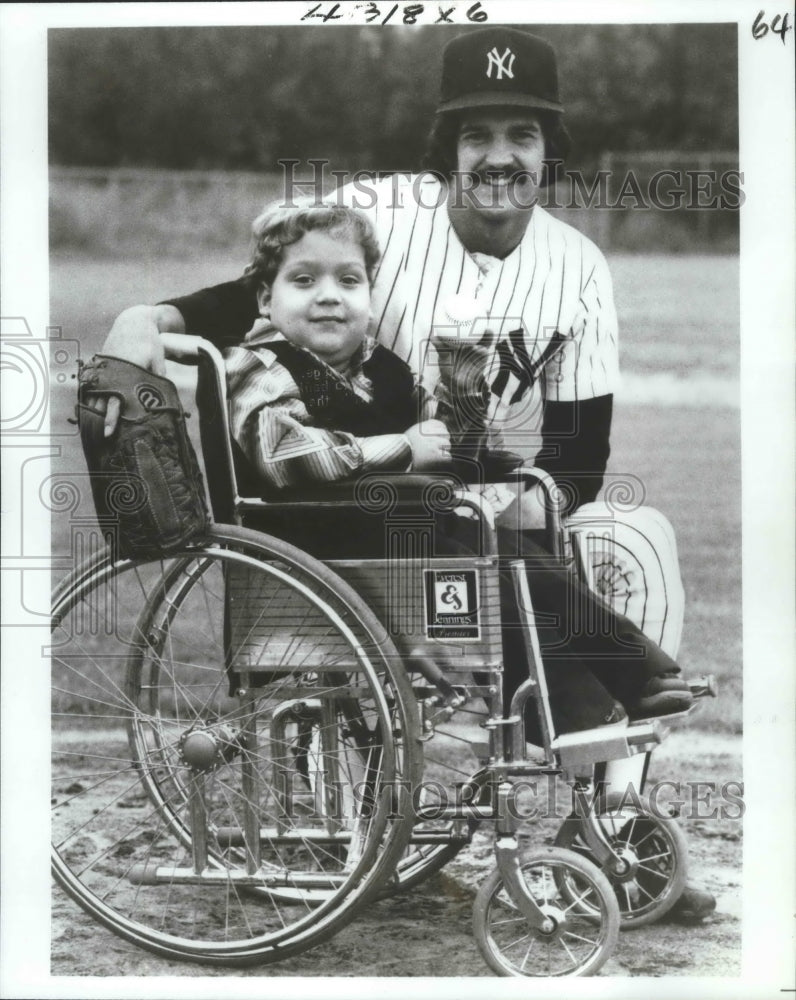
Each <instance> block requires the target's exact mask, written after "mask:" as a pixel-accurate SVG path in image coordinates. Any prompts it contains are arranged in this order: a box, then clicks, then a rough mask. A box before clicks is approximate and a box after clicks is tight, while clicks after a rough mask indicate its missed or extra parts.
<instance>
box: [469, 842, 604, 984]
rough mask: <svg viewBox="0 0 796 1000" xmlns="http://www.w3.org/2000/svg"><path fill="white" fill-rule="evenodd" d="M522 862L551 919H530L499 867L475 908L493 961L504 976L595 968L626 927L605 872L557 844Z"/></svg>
mask: <svg viewBox="0 0 796 1000" xmlns="http://www.w3.org/2000/svg"><path fill="white" fill-rule="evenodd" d="M520 869H521V872H522V877H523V879H524V881H525V885H526V886H527V888H528V890H529V891H530V893H531V895H532V896H533V899H534V901H535V902H536V904H537V906H538V907H539V909H540V910H541V912H542V914H543V915H544V917H545V920H544V925H543V926H540V927H534V926H532V925H531V923H530V922H529V920H528V918H527V917H526V916H525V915H524V914H523V913H522V912H521V911H520V908H519V907H518V905H517V903H516V902H515V901H514V900H513V899H512V897H511V895H510V894H509V892H508V890H507V888H506V886H505V884H504V881H503V877H502V876H501V873H500V870H499V869H495V871H493V872H492V874H491V875H490V876H489V877H488V878H487V880H486V881H485V882H484V884H483V885H482V886H481V888H480V889H479V890H478V894H477V896H476V899H475V910H474V914H473V930H474V932H475V939H476V941H477V943H478V948H479V950H480V952H481V954H482V955H483V957H484V960H485V961H486V963H487V964H488V965H489V967H490V968H491V969H493V970H494V971H495V972H496V973H497V974H498V975H499V976H591V975H594V974H595V973H596V972H597V971H598V970H599V969H600V968H602V966H603V965H604V963H605V962H606V961H607V960H608V958H610V956H611V954H612V953H613V950H614V947H615V946H616V941H617V937H618V934H619V909H618V907H617V903H616V898H615V896H614V893H613V890H612V888H611V885H610V883H609V882H608V880H607V879H606V877H605V875H603V873H602V872H601V871H600V869H599V868H597V867H596V865H594V864H592V863H591V862H590V861H588V860H586V859H585V858H582V857H580V856H579V855H578V854H575V853H574V852H573V851H567V850H562V849H561V848H558V847H539V848H534V849H532V850H530V851H528V852H526V853H524V854H523V856H522V858H521V860H520Z"/></svg>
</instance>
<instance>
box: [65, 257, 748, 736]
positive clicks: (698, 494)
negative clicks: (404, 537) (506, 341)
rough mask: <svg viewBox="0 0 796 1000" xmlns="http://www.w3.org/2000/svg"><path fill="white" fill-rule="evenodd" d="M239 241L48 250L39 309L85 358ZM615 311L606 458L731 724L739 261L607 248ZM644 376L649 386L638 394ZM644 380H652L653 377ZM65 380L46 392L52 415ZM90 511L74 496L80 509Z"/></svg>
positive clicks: (72, 446) (731, 728)
mask: <svg viewBox="0 0 796 1000" xmlns="http://www.w3.org/2000/svg"><path fill="white" fill-rule="evenodd" d="M242 263H243V255H241V257H240V258H239V259H238V260H231V259H230V257H229V255H223V256H220V255H218V254H216V255H213V254H208V253H205V252H202V253H201V254H198V255H197V259H195V260H194V259H190V260H188V259H170V258H169V259H163V260H149V259H125V260H119V259H113V258H109V259H104V260H98V259H95V258H92V257H76V256H67V255H57V256H55V257H54V258H53V260H52V267H51V288H50V303H51V311H50V322H51V324H52V325H54V326H59V327H61V329H62V336H63V337H64V338H67V339H72V340H76V341H78V342H79V344H80V351H81V354H82V356H83V357H84V358H88V357H90V356H91V354H92V353H93V352H94V351H96V350H97V349H99V347H100V346H101V344H102V341H103V339H104V337H105V335H106V333H107V331H108V329H109V327H110V325H111V323H112V321H113V318H114V316H115V315H116V314H117V313H118V312H119V311H120V310H121V309H122V308H124V307H125V306H128V305H132V304H134V303H136V302H156V301H158V300H159V299H161V298H165V297H170V296H172V295H175V294H180V293H185V292H189V291H193V290H195V289H197V288H199V287H202V286H203V285H205V284H213V283H215V282H218V281H222V280H226V279H229V278H233V277H236V276H237V275H238V274H239V273H240V269H241V265H242ZM609 263H610V266H611V270H612V273H613V276H614V283H615V293H616V301H617V307H618V310H619V320H620V331H621V334H620V337H621V340H620V343H621V351H622V366H623V370H624V372H625V373H626V378H627V381H628V383H629V384H630V386H631V388H632V392H628V393H627V394H626V396H625V397H623V396H622V395H620V396H619V397H618V399H617V405H616V407H615V422H614V431H613V435H612V456H611V461H610V466H609V471H610V472H612V473H616V474H619V473H622V472H627V473H632V474H633V475H634V476H637V477H639V478H640V479H641V480H642V481H643V483H644V486H645V489H646V495H647V502H648V503H650V504H651V505H653V506H655V507H658V508H659V509H660V510H662V511H663V512H664V513H665V514H666V515H667V516H668V517H669V518H670V519H671V521H672V522H673V524H674V527H675V530H676V533H677V538H678V546H679V553H680V561H681V567H682V573H683V580H684V584H685V590H686V601H687V603H686V623H685V632H684V638H683V644H682V648H681V653H680V657H679V659H680V662H681V663H682V665H683V668H684V669H685V671H686V672H687V673H689V674H699V673H708V672H712V673H715V674H716V675H717V677H718V679H719V683H720V689H721V697H720V699H719V700H718V701H717V702H713V703H711V704H708V705H707V706H706V707H705V708H704V709H703V711H702V712H701V713H700V714H699V715H698V716H696V718H695V719H694V723H693V724H694V725H695V726H700V727H703V728H707V729H712V730H715V731H725V732H739V731H740V726H741V633H742V620H741V559H740V543H741V462H740V411H739V409H738V408H737V405H736V403H737V379H738V365H739V361H738V359H739V333H738V265H737V261H736V260H735V259H734V258H730V257H690V258H689V257H663V256H660V257H655V256H628V255H616V256H614V257H612V258H611V259H610V260H609ZM645 387H649V389H650V392H649V399H652V400H653V402H645V401H644V400H645V399H646V398H647V397H646V396H645ZM653 389H654V390H655V391H654V392H653V391H652V390H653ZM73 397H74V383H71V384H69V385H68V387H67V388H65V389H62V388H60V387H57V386H56V387H55V389H54V392H53V406H52V421H53V425H54V426H57V427H58V428H60V429H62V428H64V427H65V421H66V417H67V416H68V415H70V414H71V411H72V407H73V403H74V398H73ZM54 466H55V468H54V471H59V472H63V473H66V474H69V473H75V472H82V471H83V468H84V466H83V460H82V455H81V454H80V451H79V445H78V442H77V440H76V438H74V437H71V438H64V439H62V452H61V455H60V456H59V457H58V458H57V459H55V460H54ZM85 513H87V511H86V510H83V509H82V510H81V514H85ZM69 531H70V528H69V524H68V522H67V520H66V518H65V517H64V516H58V515H56V518H55V522H54V551H55V552H61V553H64V552H66V551H68V545H69V542H68V538H69Z"/></svg>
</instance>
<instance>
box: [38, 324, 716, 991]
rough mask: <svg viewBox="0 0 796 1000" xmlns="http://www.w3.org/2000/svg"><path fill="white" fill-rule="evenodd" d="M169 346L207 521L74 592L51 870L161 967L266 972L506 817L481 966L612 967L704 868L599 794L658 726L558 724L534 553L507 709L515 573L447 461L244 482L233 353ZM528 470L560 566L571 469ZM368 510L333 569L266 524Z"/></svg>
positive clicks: (662, 830)
mask: <svg viewBox="0 0 796 1000" xmlns="http://www.w3.org/2000/svg"><path fill="white" fill-rule="evenodd" d="M164 340H165V341H166V347H167V356H171V357H172V358H173V359H176V360H179V361H181V362H183V363H186V364H190V365H195V366H197V367H198V389H197V402H198V408H199V423H200V432H201V441H202V451H203V455H204V461H205V469H206V479H207V486H208V492H209V494H210V499H211V505H212V508H213V514H214V518H215V524H214V525H213V526H212V528H211V530H210V531H209V533H208V534H207V536H206V537H205V538H203V539H202V540H201V542H199V543H197V544H193V545H188V546H185V547H184V548H183V549H182V550H180V551H178V552H176V553H172V554H170V555H168V556H164V557H162V558H158V559H149V560H129V559H128V560H119V559H114V557H113V555H112V552H111V551H110V550H109V549H108V548H106V547H103V546H99V545H98V546H97V547H96V551H92V552H87V553H86V558H85V560H84V561H82V562H81V563H80V565H78V567H77V568H76V569H75V570H74V571H73V572H72V573H71V574H70V575H69V576H68V577H67V578H66V579H65V580H64V581H63V582H62V583H60V584H59V585H58V586H57V587H56V589H55V592H54V597H53V605H52V639H51V647H50V650H49V652H50V656H51V662H52V676H53V682H52V754H53V758H52V759H53V763H52V840H53V849H52V871H53V876H54V879H55V881H56V883H57V884H58V885H59V886H60V887H61V888H62V889H63V890H65V891H66V893H67V894H68V895H69V896H70V897H71V898H72V899H73V900H74V901H76V902H77V903H78V904H79V905H80V906H81V907H82V908H83V909H84V910H85V911H86V912H88V913H89V914H90V915H91V916H92V917H93V918H95V919H96V920H98V921H99V922H100V923H102V924H103V925H105V926H106V927H107V928H109V929H110V930H112V931H113V932H115V933H117V934H119V935H121V936H122V937H123V938H125V939H127V940H128V941H130V942H132V943H134V944H136V945H139V946H141V947H143V948H146V949H149V950H151V951H152V952H155V953H157V954H159V955H161V956H164V957H166V958H170V959H182V960H191V961H195V962H202V963H210V964H216V965H229V966H239V965H247V964H255V963H265V962H272V961H278V960H280V959H282V958H286V957H288V956H290V955H293V954H296V953H298V952H301V951H303V950H305V949H307V948H310V947H312V946H314V945H316V944H318V943H319V942H321V941H324V940H326V939H328V938H329V937H330V936H331V935H333V934H334V933H335V932H336V931H338V930H339V929H340V928H341V927H343V926H344V925H346V924H347V923H348V922H349V921H350V920H352V919H353V918H354V917H355V915H356V913H357V912H358V911H359V910H360V909H361V908H362V907H363V906H365V905H367V903H368V901H371V900H373V899H374V898H376V897H377V896H379V895H380V894H384V893H388V892H393V891H396V890H402V889H410V888H411V887H412V886H415V885H417V884H418V883H420V882H421V881H422V880H424V879H426V878H428V877H429V876H430V875H431V874H432V873H434V872H436V871H438V870H439V869H440V868H441V867H442V866H443V865H444V864H446V863H447V862H448V861H449V860H450V859H451V858H453V857H454V855H455V854H456V853H457V852H458V851H459V850H461V849H462V848H463V847H464V846H465V845H467V844H468V843H469V842H470V841H471V840H472V837H473V833H474V831H475V829H476V828H477V827H478V825H479V824H480V823H482V822H484V821H490V822H492V823H493V824H494V827H495V856H496V867H495V869H494V871H493V872H492V873H491V874H490V875H489V877H488V878H487V879H486V881H485V882H484V884H483V885H482V886H481V888H480V889H479V890H478V893H477V895H476V898H475V904H474V932H475V937H476V941H477V943H478V946H479V948H480V950H481V953H482V955H483V957H484V959H485V960H486V962H487V963H488V964H489V966H490V967H491V969H492V970H493V971H494V972H495V973H497V974H498V975H510V976H571V975H591V974H594V973H596V972H597V971H598V970H599V969H600V968H601V967H602V965H603V964H604V963H605V961H606V960H607V959H608V958H609V957H610V955H611V953H612V952H613V950H614V948H615V946H616V942H617V936H618V932H619V930H620V927H632V926H640V925H642V924H644V923H648V922H650V921H652V920H654V919H657V918H658V917H659V916H661V915H662V914H663V913H665V912H666V910H667V909H668V908H669V907H670V906H671V905H673V903H674V902H675V900H676V899H677V897H678V895H679V893H680V891H681V889H682V887H683V885H684V882H685V877H686V865H687V857H686V854H687V851H686V846H685V841H684V837H683V834H682V833H681V831H680V830H679V827H678V826H677V824H676V822H675V820H674V819H672V818H671V817H669V816H663V815H658V814H657V813H656V812H655V811H654V810H653V809H652V808H651V806H650V804H649V803H648V802H647V801H646V800H645V799H644V798H643V797H642V796H638V795H636V796H635V797H633V799H632V800H631V801H625V800H624V799H622V800H621V801H620V797H618V796H607V797H606V796H601V797H600V796H597V797H595V796H594V795H593V794H592V789H593V784H592V779H593V772H594V768H595V765H597V764H599V763H601V762H605V761H609V760H613V759H620V758H627V757H630V756H632V755H635V754H638V753H644V752H647V751H649V750H651V749H652V748H653V747H654V746H655V745H657V744H658V743H660V742H661V740H662V739H663V738H664V737H665V735H666V729H665V727H664V726H663V723H662V721H661V720H659V719H652V720H645V721H643V722H637V723H631V724H630V725H628V727H627V728H625V729H621V730H616V729H615V728H610V727H608V728H604V729H595V730H589V731H586V732H576V733H571V734H564V735H561V734H557V733H556V731H555V727H554V723H553V719H552V716H551V713H550V708H549V705H548V702H547V689H546V683H545V675H544V671H543V669H542V662H541V656H540V650H539V643H538V638H537V635H536V630H535V627H534V614H533V609H532V605H531V599H530V594H529V591H528V582H527V577H526V574H525V571H524V564H523V563H522V561H520V560H511V561H510V563H509V565H508V567H505V566H504V567H503V570H504V572H508V573H510V575H511V582H512V585H513V587H514V590H515V595H516V598H517V605H518V607H519V608H520V609H521V614H522V635H523V641H524V644H525V649H526V652H527V660H528V664H529V670H528V676H527V679H525V680H524V681H523V683H522V684H521V685H520V687H519V688H518V689H517V690H516V692H515V693H514V694H513V695H512V697H511V699H510V701H509V704H504V697H503V691H502V683H501V682H502V671H503V666H502V648H501V628H500V626H501V623H500V607H499V592H498V587H499V583H498V577H499V572H500V568H501V567H500V559H499V556H498V553H497V551H496V545H495V538H494V531H493V525H492V524H491V522H490V517H489V510H488V509H486V508H485V505H484V504H483V502H482V501H481V498H480V497H479V496H476V495H473V494H471V493H468V492H467V490H466V489H464V488H462V484H461V483H460V482H458V481H456V479H455V477H452V476H450V475H445V474H440V475H412V474H406V475H382V474H379V475H377V476H365V477H363V478H361V479H360V480H358V481H357V482H355V483H345V484H336V485H335V486H334V487H329V488H326V487H324V488H323V489H320V488H318V489H313V490H307V491H303V492H302V493H301V494H297V495H291V496H290V497H287V498H276V499H273V500H272V501H270V502H269V501H264V500H262V499H261V498H260V497H259V496H246V495H244V496H241V495H240V492H239V488H240V484H239V482H238V480H237V478H236V461H235V455H234V454H233V446H232V444H231V442H230V437H229V433H228V427H227V420H226V396H225V392H226V388H225V376H224V367H223V360H222V358H221V356H220V354H219V353H218V351H217V350H216V349H215V348H214V347H213V346H212V345H211V344H209V343H208V342H206V341H203V340H200V339H199V338H195V337H188V336H180V337H174V336H165V337H164ZM521 474H522V475H523V476H524V477H526V478H529V479H532V480H535V481H538V482H540V483H541V484H542V485H543V487H544V488H545V489H546V490H547V491H548V493H549V494H550V501H551V502H549V503H548V505H547V509H548V524H547V530H548V535H549V539H550V548H551V550H552V553H553V554H552V556H551V558H554V559H561V558H562V557H563V553H564V536H563V532H562V528H561V524H560V518H559V517H558V515H557V510H556V507H555V504H554V503H553V502H552V495H553V492H554V484H553V483H552V481H551V480H550V479H549V478H548V477H547V476H546V474H545V473H543V472H541V471H539V470H535V469H523V470H521ZM346 504H348V505H349V506H348V507H346V506H345V505H346ZM354 509H356V510H357V511H359V512H363V511H364V512H365V513H367V514H369V515H370V516H371V517H372V519H374V523H378V524H379V525H380V529H379V530H382V531H384V532H385V558H383V559H368V560H363V559H338V558H335V559H328V560H321V559H319V558H316V557H315V556H311V555H309V554H307V553H306V552H305V551H303V550H302V549H300V548H298V547H296V546H295V545H293V544H290V543H289V542H286V541H284V540H282V539H280V538H278V537H276V536H275V535H274V534H273V533H271V532H270V531H269V532H267V533H266V531H264V530H263V526H264V525H265V526H266V527H267V526H269V525H273V524H277V525H278V524H279V523H280V518H281V524H282V525H285V524H290V522H291V520H293V519H295V518H298V517H299V515H301V517H303V518H304V519H305V520H306V519H309V520H310V521H311V520H312V518H313V517H316V516H318V513H319V512H324V513H328V512H331V511H333V510H336V511H338V512H339V511H343V515H342V516H344V517H345V516H347V515H346V514H345V512H346V511H349V512H350V511H353V510H354ZM439 513H443V514H447V515H449V516H467V517H468V518H470V519H472V520H474V522H475V523H476V524H477V525H478V526H479V527H478V530H479V533H480V535H481V537H482V539H483V545H482V548H481V550H480V552H479V554H473V555H469V556H448V555H444V556H438V555H435V554H434V550H433V546H432V544H431V543H430V541H429V538H430V535H429V532H430V531H431V530H432V529H431V526H432V523H433V518H434V516H435V515H436V514H439ZM252 525H253V526H254V527H252ZM572 545H573V549H574V551H575V555H576V557H577V556H578V553H579V552H580V558H581V559H582V558H583V553H582V552H581V551H580V548H581V547H580V545H579V542H578V540H577V539H576V538H575V537H573V539H572ZM693 689H694V693H695V694H711V693H713V691H712V686H711V683H710V682H709V681H707V682H697V684H695V685H694V688H693ZM529 703H531V704H533V705H534V706H535V708H536V711H537V714H538V720H539V729H540V732H541V746H540V747H535V748H530V749H529V747H528V745H527V744H526V742H525V733H524V717H523V712H524V709H525V706H526V704H529ZM694 707H696V705H695V706H694ZM689 711H691V710H689ZM685 714H687V713H685ZM670 718H671V717H667V721H668V720H669V719H670ZM540 775H541V776H550V775H553V776H555V775H558V776H561V777H563V779H564V780H565V781H566V782H568V783H569V784H570V785H571V787H572V809H571V813H570V814H569V815H568V816H567V818H566V819H565V820H564V822H563V824H562V826H561V829H560V830H559V833H558V835H557V836H556V838H555V842H554V843H553V844H547V845H541V846H536V847H530V848H526V847H523V846H521V843H520V838H519V837H518V827H519V823H520V820H519V819H518V816H517V809H516V802H515V801H514V797H513V789H514V787H515V782H516V780H517V779H522V778H532V777H535V776H540Z"/></svg>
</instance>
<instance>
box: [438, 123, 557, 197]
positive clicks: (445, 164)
mask: <svg viewBox="0 0 796 1000" xmlns="http://www.w3.org/2000/svg"><path fill="white" fill-rule="evenodd" d="M464 114H465V112H463V111H462V112H450V111H449V112H446V113H445V114H440V115H437V116H436V118H435V119H434V123H433V125H432V126H431V132H430V133H429V137H428V141H427V142H426V152H425V156H424V157H423V167H424V169H425V170H430V171H433V172H434V173H436V174H439V175H441V176H442V177H445V178H446V179H447V180H450V179H451V177H452V176H453V174H454V173H455V172H456V169H457V159H456V143H457V142H458V139H459V125H460V124H461V121H462V117H463V116H464ZM534 114H535V115H536V117H537V118H538V119H539V124H540V125H541V128H542V134H543V135H544V141H545V164H544V169H543V170H542V177H541V180H540V184H539V186H540V187H546V186H547V185H548V184H550V183H551V181H554V180H555V170H556V164H557V163H561V162H563V160H565V159H566V157H567V154H568V153H569V150H570V147H571V145H572V140H571V139H570V137H569V132H567V130H566V127H565V126H564V122H563V121H562V118H561V115H560V114H559V113H558V112H557V111H534ZM551 167H552V170H551V169H550V168H551Z"/></svg>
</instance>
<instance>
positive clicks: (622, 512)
mask: <svg viewBox="0 0 796 1000" xmlns="http://www.w3.org/2000/svg"><path fill="white" fill-rule="evenodd" d="M568 525H569V528H570V531H571V533H572V534H573V535H574V536H576V544H577V539H578V538H579V539H580V543H581V551H582V552H583V554H584V557H585V562H586V571H587V584H588V586H589V587H590V588H591V589H593V590H594V592H595V593H596V594H598V595H599V596H600V597H601V598H602V599H603V600H604V601H606V602H608V603H609V604H610V605H611V607H612V608H613V610H614V611H615V612H616V613H617V614H620V615H624V616H625V617H627V618H629V619H630V621H632V622H633V623H634V624H635V625H636V626H637V627H638V628H639V629H640V630H641V631H642V632H643V633H644V634H645V635H646V636H648V638H650V639H652V641H653V642H654V643H655V644H656V645H658V646H660V648H661V649H662V650H663V651H664V652H665V653H667V654H668V655H669V656H671V657H672V658H673V659H674V658H676V656H677V652H678V650H679V647H680V639H681V636H682V630H683V614H684V610H685V597H684V593H683V585H682V582H681V579H680V567H679V562H678V558H677V542H676V540H675V537H674V530H673V529H672V526H671V524H670V523H669V521H668V520H667V519H666V518H665V517H664V515H663V514H661V512H660V511H658V510H655V509H654V508H653V507H637V508H635V509H622V508H620V507H617V506H616V505H610V504H607V503H604V502H602V501H596V502H594V503H587V504H584V505H583V506H582V507H580V508H579V509H578V510H577V511H576V512H575V513H574V514H573V515H572V516H571V517H570V518H569V520H568Z"/></svg>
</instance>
